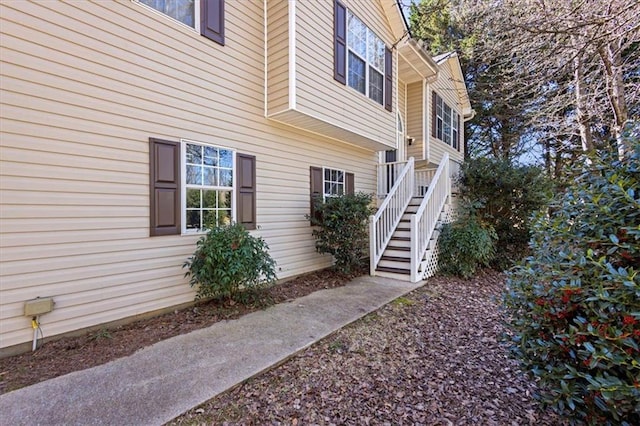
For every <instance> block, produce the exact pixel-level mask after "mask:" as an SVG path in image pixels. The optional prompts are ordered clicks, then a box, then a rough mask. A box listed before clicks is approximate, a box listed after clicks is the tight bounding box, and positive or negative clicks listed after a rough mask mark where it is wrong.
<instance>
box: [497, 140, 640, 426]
mask: <svg viewBox="0 0 640 426" xmlns="http://www.w3.org/2000/svg"><path fill="white" fill-rule="evenodd" d="M626 142H627V143H628V146H630V147H632V150H631V152H629V153H628V155H627V156H626V157H625V158H624V159H623V160H618V158H617V155H616V154H612V155H609V156H605V158H603V159H599V158H597V157H595V156H594V157H592V159H591V161H590V162H585V163H582V164H580V165H576V166H574V168H573V172H574V175H575V179H574V183H573V184H571V185H570V186H569V187H568V188H567V190H566V192H565V193H563V194H560V195H558V196H557V197H556V198H555V199H554V201H553V203H552V208H551V209H550V211H549V213H540V214H538V215H537V217H536V218H535V221H534V223H533V237H532V239H531V247H532V255H531V256H530V257H529V258H527V259H526V261H525V262H523V263H522V264H520V265H519V266H518V267H517V268H515V269H514V270H513V271H512V272H510V273H509V278H508V291H507V293H506V294H505V296H504V303H505V307H506V309H507V312H508V314H509V325H510V327H511V330H512V334H511V335H510V336H509V340H510V341H511V343H512V350H513V353H514V354H515V356H516V357H517V358H519V359H520V361H521V363H522V365H523V367H524V368H525V369H526V370H527V371H528V372H529V373H530V374H532V375H533V376H534V377H536V378H537V379H538V380H539V383H540V386H541V394H540V398H541V400H542V401H543V402H544V403H546V404H550V405H551V406H552V407H553V408H554V409H556V410H557V411H558V412H560V413H562V414H564V415H566V416H569V417H571V418H572V419H574V420H579V421H585V422H587V423H589V424H593V425H595V424H598V425H605V424H606V425H613V424H616V425H617V424H622V425H632V424H634V425H637V424H640V143H639V141H638V135H637V134H636V135H634V136H632V137H630V138H629V137H627V141H626Z"/></svg>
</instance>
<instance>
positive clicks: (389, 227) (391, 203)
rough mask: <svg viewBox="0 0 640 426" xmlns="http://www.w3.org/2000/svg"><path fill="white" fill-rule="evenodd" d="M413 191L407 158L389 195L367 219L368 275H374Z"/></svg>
mask: <svg viewBox="0 0 640 426" xmlns="http://www.w3.org/2000/svg"><path fill="white" fill-rule="evenodd" d="M413 190H414V161H413V157H411V158H409V161H407V164H406V165H405V166H404V168H403V169H402V171H401V172H400V173H399V174H398V176H397V179H396V181H395V183H394V184H393V186H392V187H391V190H390V191H389V194H388V195H387V197H386V198H385V199H384V201H383V203H382V204H381V205H380V207H379V208H378V211H377V212H376V214H375V215H372V216H370V217H369V264H370V273H371V275H375V271H376V267H377V266H378V262H380V258H381V257H382V253H384V249H385V248H386V247H387V244H389V240H390V239H391V236H392V235H393V232H394V231H395V230H396V227H397V226H398V223H399V222H400V219H401V218H402V215H403V214H404V211H405V210H406V208H407V206H408V205H409V201H410V200H411V197H412V196H413Z"/></svg>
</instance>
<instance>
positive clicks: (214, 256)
mask: <svg viewBox="0 0 640 426" xmlns="http://www.w3.org/2000/svg"><path fill="white" fill-rule="evenodd" d="M268 249H269V247H268V246H267V243H266V242H265V241H264V240H263V239H262V238H260V237H254V236H252V235H251V234H249V232H248V231H247V230H246V229H245V228H244V227H243V226H242V225H240V224H231V225H225V226H219V227H214V228H212V229H210V230H209V231H208V232H207V234H206V235H205V236H203V237H201V238H200V239H199V240H198V242H197V249H196V251H195V253H193V255H192V256H191V257H190V258H189V259H188V260H187V261H186V262H185V263H184V265H183V266H182V267H183V268H189V271H187V272H186V273H185V277H189V276H190V277H191V280H190V281H189V284H190V285H191V286H192V287H197V295H196V299H200V298H227V299H229V300H234V301H239V302H244V301H245V299H243V295H246V293H247V292H250V291H253V290H256V289H259V288H261V287H262V286H266V285H268V284H271V283H273V282H274V281H275V279H276V271H275V265H276V264H275V261H274V260H273V259H272V258H271V256H270V255H269V252H268Z"/></svg>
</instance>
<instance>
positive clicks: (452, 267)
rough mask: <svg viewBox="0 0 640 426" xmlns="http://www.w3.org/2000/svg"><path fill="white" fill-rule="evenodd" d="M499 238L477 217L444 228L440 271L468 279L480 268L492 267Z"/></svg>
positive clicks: (440, 250) (469, 217)
mask: <svg viewBox="0 0 640 426" xmlns="http://www.w3.org/2000/svg"><path fill="white" fill-rule="evenodd" d="M495 240H496V234H495V232H494V230H493V228H491V227H490V226H489V227H487V226H483V225H482V224H481V223H480V222H479V221H478V219H477V218H476V217H474V216H467V215H465V216H462V217H460V218H459V219H457V220H455V221H454V222H452V223H447V224H444V225H443V227H442V232H441V234H440V236H439V238H438V267H439V268H440V271H441V272H443V273H445V274H449V275H457V276H461V277H463V278H468V277H470V276H473V275H474V274H475V273H476V270H477V268H478V267H481V266H489V262H491V260H492V259H493V257H494V255H495Z"/></svg>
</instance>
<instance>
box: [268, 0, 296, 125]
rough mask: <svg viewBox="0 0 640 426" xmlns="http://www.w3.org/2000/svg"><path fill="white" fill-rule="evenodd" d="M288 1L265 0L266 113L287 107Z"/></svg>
mask: <svg viewBox="0 0 640 426" xmlns="http://www.w3.org/2000/svg"><path fill="white" fill-rule="evenodd" d="M289 41H290V40H289V3H288V2H287V1H282V0H268V1H267V58H268V61H267V115H272V114H276V113H278V112H281V111H284V110H286V109H288V108H289Z"/></svg>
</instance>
